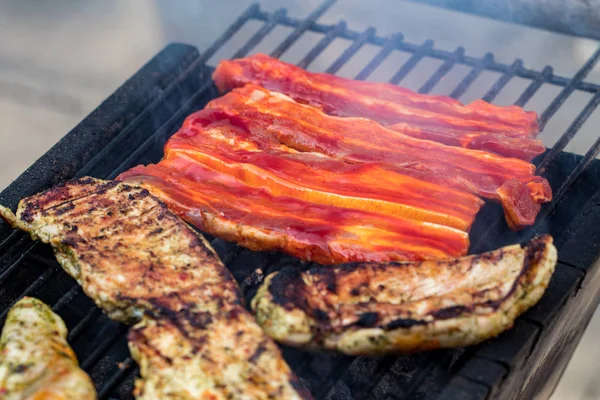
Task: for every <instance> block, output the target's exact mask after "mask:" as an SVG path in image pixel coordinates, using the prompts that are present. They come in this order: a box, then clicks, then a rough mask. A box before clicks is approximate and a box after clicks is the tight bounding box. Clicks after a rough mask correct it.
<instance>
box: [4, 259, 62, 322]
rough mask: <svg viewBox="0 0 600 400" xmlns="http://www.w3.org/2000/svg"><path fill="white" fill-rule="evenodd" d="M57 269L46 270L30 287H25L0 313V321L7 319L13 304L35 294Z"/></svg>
mask: <svg viewBox="0 0 600 400" xmlns="http://www.w3.org/2000/svg"><path fill="white" fill-rule="evenodd" d="M56 271H57V269H56V268H49V269H47V270H45V271H44V273H43V274H41V275H40V276H39V277H38V278H37V279H36V280H35V281H34V282H33V283H32V284H31V285H29V287H28V288H27V289H25V291H24V292H23V293H21V295H20V296H19V297H18V298H17V299H16V300H15V301H13V302H12V303H11V305H10V306H8V307H6V308H5V309H4V311H3V312H2V314H0V321H4V320H5V319H6V314H8V312H9V311H10V309H11V308H12V306H14V305H15V304H16V302H17V301H19V300H21V299H22V298H23V297H25V296H31V295H33V294H34V293H35V292H36V291H37V290H38V289H40V288H41V287H42V286H43V285H44V283H45V282H46V281H47V280H48V278H50V277H51V276H52V275H53V274H54V273H55V272H56Z"/></svg>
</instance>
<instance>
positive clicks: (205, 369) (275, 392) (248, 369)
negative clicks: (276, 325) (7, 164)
mask: <svg viewBox="0 0 600 400" xmlns="http://www.w3.org/2000/svg"><path fill="white" fill-rule="evenodd" d="M0 215H2V216H3V217H4V218H5V219H6V220H7V221H8V222H9V223H11V224H12V225H13V226H16V227H18V228H21V229H23V230H25V231H27V232H29V233H30V234H31V235H32V236H33V237H34V238H39V239H40V240H41V241H43V242H46V243H50V244H51V245H52V246H53V247H54V250H55V254H56V257H57V259H58V260H59V262H60V263H61V265H62V266H63V267H64V269H65V270H66V271H67V272H68V273H69V274H70V275H71V276H73V277H74V278H75V279H76V280H77V281H78V282H79V283H80V284H81V286H82V287H83V289H84V291H85V293H86V294H87V295H88V296H90V297H91V298H92V299H94V301H95V302H96V304H98V306H99V307H101V308H102V309H103V310H104V311H105V312H106V313H107V314H108V315H109V316H110V317H111V318H114V319H116V320H119V321H122V322H125V323H134V322H138V324H137V325H136V326H134V327H133V328H132V330H131V332H130V335H129V346H130V349H131V351H132V355H133V357H134V359H135V360H136V361H138V363H139V364H140V372H141V379H139V380H138V381H137V382H136V396H137V398H139V399H152V400H154V399H199V398H201V399H204V398H206V399H230V398H236V399H244V398H247V399H250V398H252V399H282V398H285V399H301V398H309V397H310V395H308V394H307V393H305V392H304V390H303V388H302V386H301V385H300V384H299V383H298V381H297V378H296V377H295V376H294V375H293V373H292V372H291V370H290V369H289V367H288V366H287V365H286V363H285V361H284V360H283V358H282V357H281V354H280V352H279V349H278V348H277V346H276V345H275V343H274V342H273V341H272V340H271V339H270V338H269V337H268V336H267V335H265V334H264V333H263V332H262V330H261V329H260V328H259V327H258V325H257V324H256V322H255V321H254V320H253V318H252V317H251V315H250V314H248V313H247V311H246V310H245V309H244V307H243V304H242V296H241V294H240V292H239V290H238V287H237V284H236V282H235V280H234V279H233V277H232V276H231V274H230V273H229V271H228V270H227V269H226V268H225V267H224V266H223V265H222V264H221V262H220V261H219V259H218V257H217V256H216V254H215V252H214V251H213V250H212V248H211V247H210V245H209V244H208V243H207V242H206V241H205V240H204V238H202V237H201V236H200V235H198V234H197V233H196V232H194V231H193V230H192V229H191V228H190V227H189V226H188V225H187V224H185V223H184V222H183V221H182V220H180V219H179V217H177V216H176V215H175V214H173V213H172V212H170V211H169V210H168V209H167V207H166V206H165V205H164V204H163V203H162V202H160V201H159V200H158V199H156V198H155V197H153V196H152V195H150V193H149V192H148V191H147V190H145V189H142V188H141V187H136V186H131V185H127V184H124V183H119V182H116V181H102V180H98V179H93V178H82V179H78V180H74V181H71V182H67V183H66V184H63V185H59V186H57V187H54V188H52V189H50V190H48V191H46V192H43V193H40V194H38V195H35V196H32V197H29V198H26V199H24V200H22V201H21V203H20V204H19V208H18V211H17V213H16V216H14V215H12V213H11V212H10V211H9V210H7V209H2V208H0ZM240 374H242V375H240ZM240 377H243V379H242V378H240Z"/></svg>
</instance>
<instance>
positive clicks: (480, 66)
mask: <svg viewBox="0 0 600 400" xmlns="http://www.w3.org/2000/svg"><path fill="white" fill-rule="evenodd" d="M463 57H464V55H463ZM493 61H494V55H493V54H492V53H486V54H485V56H483V58H482V59H481V60H479V62H478V63H477V64H476V65H475V66H474V67H473V69H471V71H469V73H468V74H467V76H465V77H464V78H463V80H462V81H461V82H460V83H459V84H458V85H457V86H456V87H455V88H454V90H453V91H452V92H450V95H449V96H450V97H452V98H453V99H458V98H459V97H460V96H462V95H463V94H465V92H466V91H467V89H468V88H469V87H470V86H471V84H472V83H473V82H475V79H477V78H478V77H479V75H481V73H482V72H483V70H484V69H485V68H487V67H488V65H489V64H490V63H492V62H493Z"/></svg>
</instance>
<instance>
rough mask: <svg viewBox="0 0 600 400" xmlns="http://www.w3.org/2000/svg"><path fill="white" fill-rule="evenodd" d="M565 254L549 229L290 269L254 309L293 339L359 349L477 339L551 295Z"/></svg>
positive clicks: (277, 333) (267, 325)
mask: <svg viewBox="0 0 600 400" xmlns="http://www.w3.org/2000/svg"><path fill="white" fill-rule="evenodd" d="M556 258H557V253H556V248H555V247H554V245H553V244H552V238H551V237H550V236H541V237H538V238H535V239H533V240H531V241H530V242H528V243H526V244H524V245H514V246H508V247H504V248H501V249H499V250H496V251H492V252H489V253H484V254H481V255H476V256H469V257H463V258H458V259H452V260H442V261H425V262H413V263H411V262H404V263H398V262H391V263H384V264H375V263H355V264H346V265H341V266H336V267H322V266H316V267H312V268H309V269H307V270H305V271H299V270H296V269H283V270H281V271H280V272H278V273H274V274H271V275H269V276H268V277H267V278H266V279H265V282H264V283H263V285H262V286H261V287H260V288H259V290H258V292H257V294H256V296H255V297H254V299H253V300H252V309H253V310H254V312H255V313H256V317H257V320H258V322H259V324H260V325H261V326H262V327H263V329H264V330H265V332H267V334H268V335H270V336H271V337H273V338H274V339H275V340H277V341H280V342H282V343H285V344H287V345H290V346H298V347H305V348H309V349H327V350H337V351H340V352H343V353H346V354H353V355H358V354H368V355H372V354H380V353H389V352H400V353H402V352H413V351H418V350H428V349H435V348H449V347H460V346H468V345H472V344H476V343H479V342H481V341H483V340H485V339H488V338H491V337H493V336H496V335H498V334H499V333H501V332H502V331H504V330H506V329H509V328H510V327H512V325H513V323H514V321H515V318H516V317H517V316H518V315H520V314H521V313H523V312H524V311H525V310H527V309H528V308H530V307H531V306H532V305H534V304H535V303H536V302H537V301H538V300H539V299H540V298H541V297H542V294H543V293H544V291H545V289H546V287H547V286H548V283H549V281H550V277H551V276H552V273H553V272H554V267H555V265H556Z"/></svg>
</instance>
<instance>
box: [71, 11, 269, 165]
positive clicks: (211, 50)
mask: <svg viewBox="0 0 600 400" xmlns="http://www.w3.org/2000/svg"><path fill="white" fill-rule="evenodd" d="M259 11H260V8H259V6H258V4H256V3H255V4H252V5H250V7H248V8H247V9H246V10H245V11H244V12H243V13H242V15H240V16H239V17H238V18H237V19H236V20H235V21H234V22H233V24H232V25H231V26H230V27H229V28H228V29H227V30H226V31H225V32H224V33H223V34H222V35H221V36H220V37H219V38H218V39H217V40H216V41H215V42H214V43H213V44H212V45H211V46H209V47H208V49H206V50H205V51H204V52H203V53H202V54H201V55H200V57H199V58H198V59H197V60H195V61H194V62H192V63H191V64H190V65H189V66H188V67H187V68H186V69H185V70H184V71H182V73H181V76H188V74H190V73H191V72H192V71H193V70H194V69H196V68H198V66H200V65H202V64H204V63H205V62H206V61H208V59H209V58H210V57H212V56H213V55H214V54H215V53H216V52H217V51H218V50H219V49H220V48H221V47H222V46H223V44H225V43H226V42H227V41H229V39H231V37H233V35H234V34H235V33H236V32H237V31H238V30H239V29H240V28H241V27H242V26H244V24H245V23H246V22H248V20H249V19H250V18H251V17H256V15H255V14H257V13H258V12H259ZM179 83H180V82H179V81H178V80H176V81H174V82H173V83H171V84H169V85H168V86H167V88H166V89H164V92H163V96H162V97H159V98H157V99H156V100H155V101H153V102H152V103H151V104H150V105H149V106H148V107H147V108H146V109H145V110H144V111H142V112H141V113H140V114H139V115H138V117H137V118H136V119H135V120H134V121H132V122H131V126H136V125H137V124H138V123H139V122H140V121H143V120H145V119H148V118H149V115H148V114H149V113H150V112H151V110H154V109H156V106H157V105H158V104H159V103H160V102H161V101H162V100H163V99H164V98H165V97H169V96H170V95H171V94H172V93H173V92H175V91H176V90H177V89H178V87H179ZM130 134H131V130H130V129H124V130H123V131H122V132H121V133H120V134H118V135H117V136H116V137H115V138H114V139H113V141H112V142H111V143H120V142H121V141H122V139H123V138H125V137H127V136H128V135H130ZM111 151H112V146H111V145H108V146H106V147H104V148H103V149H102V150H101V151H100V152H99V153H98V154H97V155H96V156H95V157H94V158H92V160H90V162H89V163H88V164H87V165H86V166H84V167H83V168H82V169H81V170H80V171H79V172H78V173H77V174H75V177H82V176H85V175H88V174H89V173H90V171H92V170H93V169H95V168H96V167H97V166H98V164H99V163H100V162H102V160H104V159H105V157H106V155H107V154H109V153H110V152H111Z"/></svg>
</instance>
